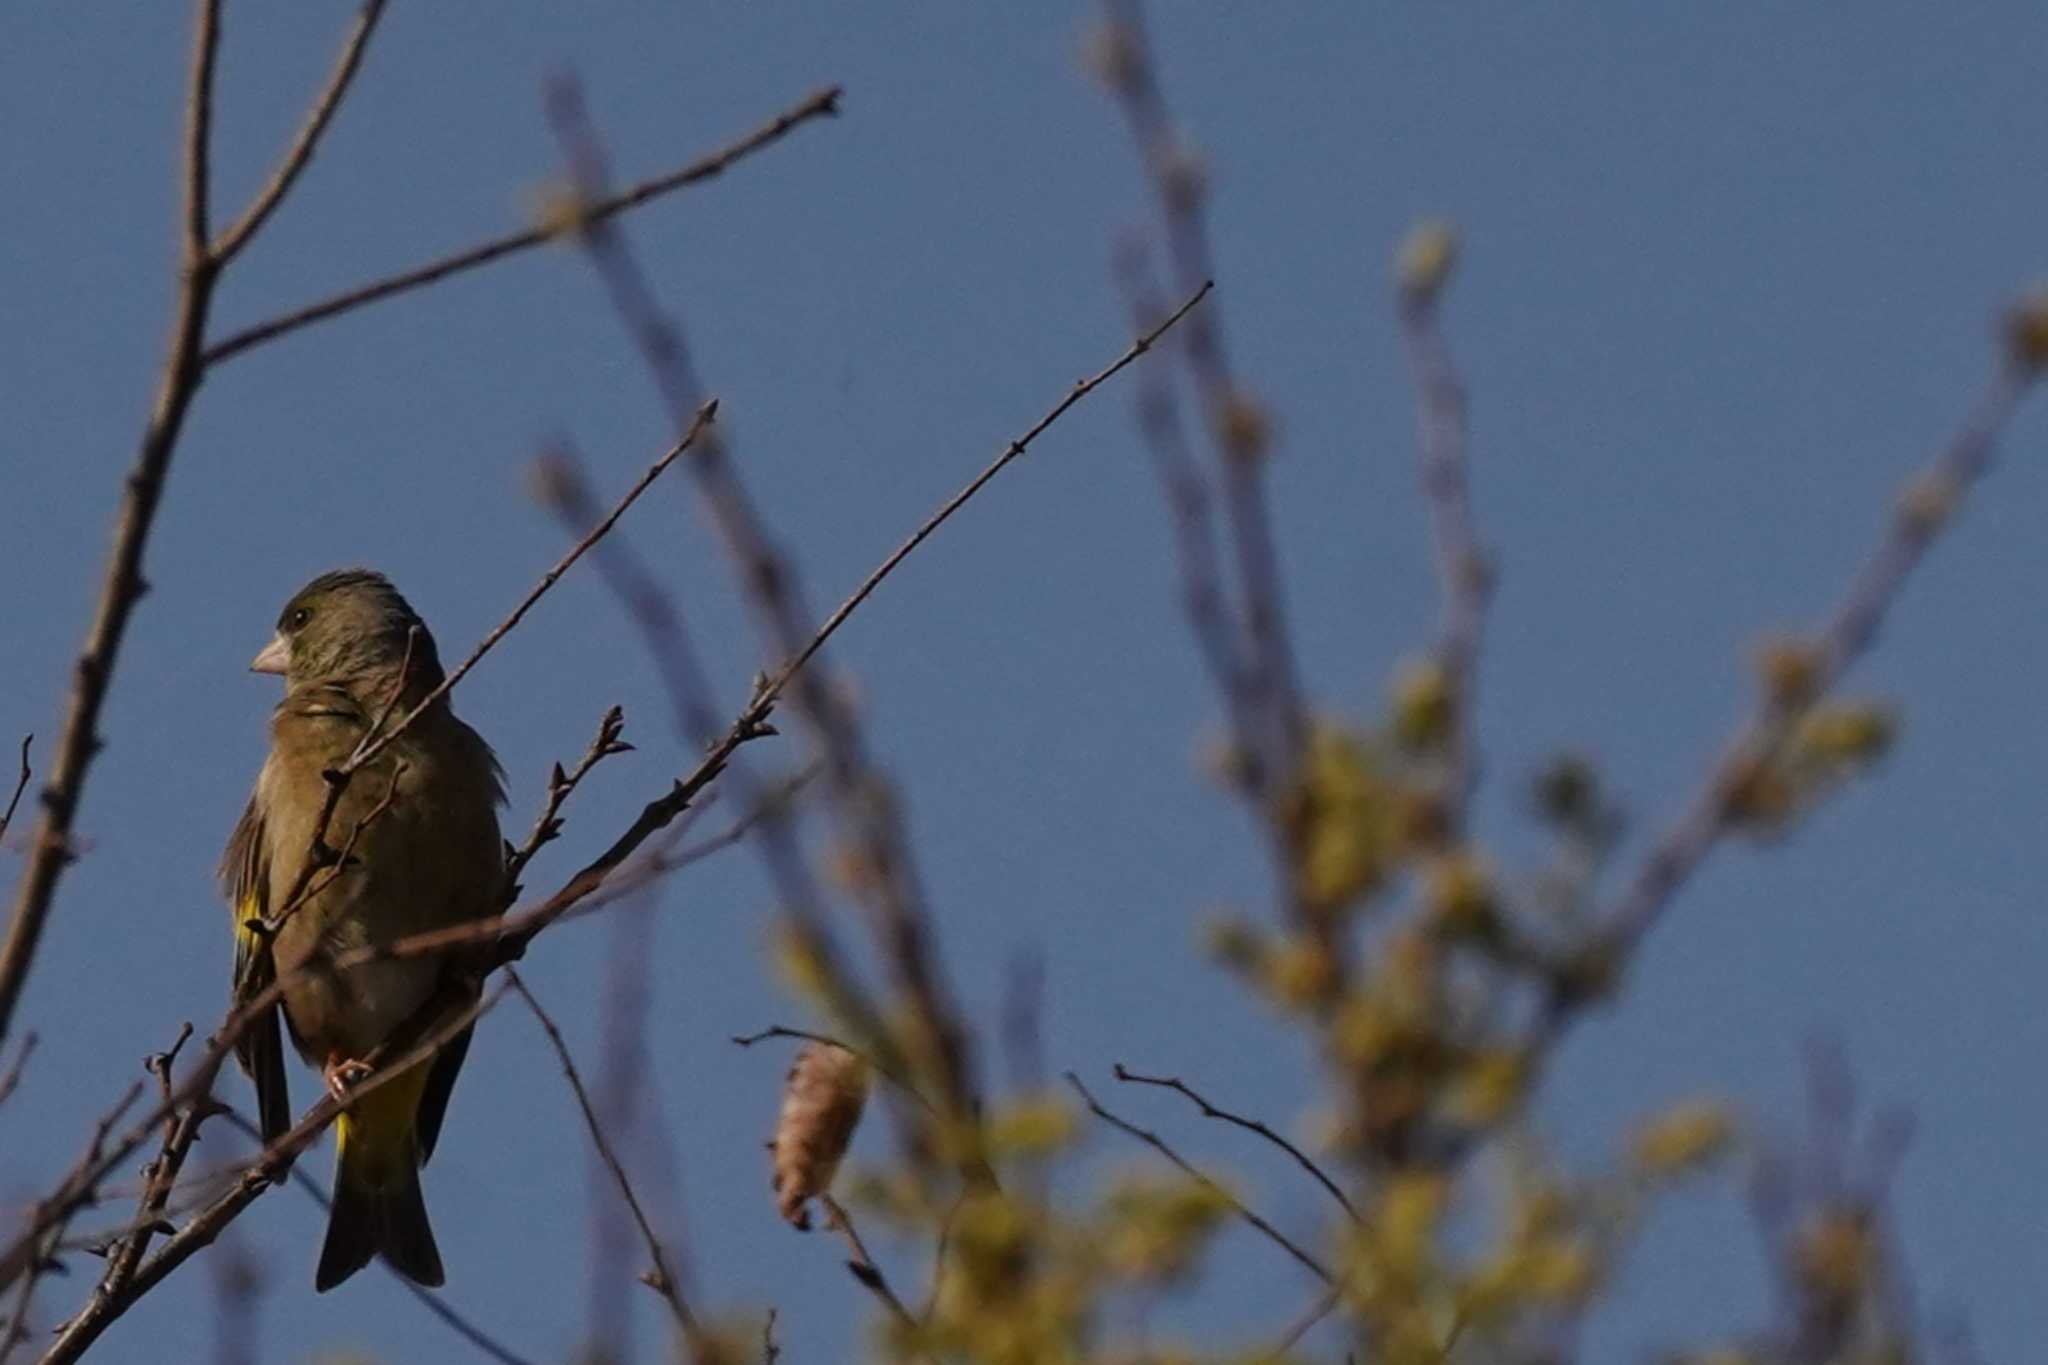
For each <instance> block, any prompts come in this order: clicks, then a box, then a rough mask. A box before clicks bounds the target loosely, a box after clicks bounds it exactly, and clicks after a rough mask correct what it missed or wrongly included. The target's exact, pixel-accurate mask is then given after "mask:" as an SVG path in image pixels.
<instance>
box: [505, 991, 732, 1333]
mask: <svg viewBox="0 0 2048 1365" xmlns="http://www.w3.org/2000/svg"><path fill="white" fill-rule="evenodd" d="M505 979H506V981H508V982H509V983H510V984H511V987H512V989H513V990H514V991H515V992H517V993H518V995H519V998H520V999H521V1000H523V1001H524V1002H525V1003H526V1007H527V1009H529V1010H531V1011H532V1012H533V1017H534V1018H535V1019H537V1020H539V1021H540V1026H541V1029H542V1031H544V1032H545V1033H546V1034H547V1036H548V1042H549V1044H550V1045H551V1046H553V1048H554V1050H555V1058H556V1060H557V1061H559V1062H560V1063H561V1064H562V1075H563V1077H564V1078H565V1079H567V1081H568V1082H569V1089H570V1090H572V1091H574V1092H575V1095H576V1105H577V1107H578V1108H579V1109H581V1110H582V1111H583V1122H584V1125H585V1126H586V1127H587V1128H588V1129H589V1130H590V1140H591V1142H592V1143H594V1144H595V1145H596V1147H597V1154H598V1156H600V1157H601V1158H603V1160H604V1164H605V1166H606V1167H607V1168H608V1169H609V1170H610V1171H611V1173H612V1179H613V1180H614V1181H616V1182H617V1184H618V1187H619V1195H620V1197H621V1198H623V1199H624V1200H625V1201H626V1207H627V1208H628V1209H630V1210H631V1211H632V1214H633V1222H634V1224H635V1225H636V1226H637V1227H638V1228H639V1229H640V1236H641V1239H642V1240H643V1241H645V1242H646V1244H647V1255H648V1257H649V1258H650V1259H651V1260H652V1262H653V1268H652V1269H651V1270H649V1271H647V1272H645V1273H644V1274H642V1275H641V1277H640V1278H641V1280H642V1281H643V1282H645V1283H646V1285H647V1286H648V1287H649V1288H650V1289H652V1290H654V1292H655V1293H657V1294H659V1295H661V1298H662V1301H663V1302H664V1303H666V1304H667V1305H668V1307H669V1312H670V1313H671V1314H673V1315H674V1317H675V1320H676V1331H677V1333H678V1334H679V1335H680V1336H681V1338H682V1340H683V1342H684V1344H685V1345H687V1346H688V1348H689V1351H690V1355H691V1357H692V1358H693V1359H696V1360H700V1361H709V1360H713V1359H715V1358H716V1352H715V1351H714V1349H713V1344H712V1342H711V1340H710V1338H709V1337H707V1336H706V1335H705V1333H704V1329H703V1327H702V1326H701V1325H700V1324H699V1323H698V1321H697V1315H696V1314H695V1313H693V1312H691V1311H690V1306H689V1304H688V1303H687V1302H685V1300H684V1299H683V1292H682V1286H681V1285H680V1284H679V1283H678V1282H677V1280H676V1275H675V1271H674V1270H673V1269H671V1267H670V1265H669V1259H668V1252H667V1251H666V1250H665V1249H664V1248H663V1246H662V1244H661V1238H660V1237H658V1236H656V1235H655V1232H654V1226H653V1224H651V1223H649V1222H648V1221H647V1211H646V1210H645V1209H644V1208H642V1207H641V1205H640V1197H639V1196H638V1195H636V1194H635V1193H634V1192H633V1182H632V1181H631V1180H630V1179H628V1178H627V1176H626V1168H625V1167H624V1166H623V1165H621V1164H620V1163H619V1157H618V1153H617V1152H616V1151H614V1150H613V1148H612V1143H611V1139H610V1138H609V1137H607V1136H606V1135H605V1131H604V1125H603V1124H602V1123H600V1122H599V1121H598V1117H597V1110H596V1109H595V1108H593V1107H592V1105H591V1103H590V1093H589V1092H588V1091H587V1090H585V1089H584V1088H583V1077H582V1075H581V1074H580V1073H579V1072H578V1071H577V1070H576V1062H575V1059H574V1058H572V1057H571V1056H570V1055H569V1045H568V1044H567V1043H565V1042H563V1041H562V1031H561V1030H560V1029H558V1028H556V1027H555V1021H554V1020H553V1019H551V1018H549V1017H548V1012H547V1011H546V1010H544V1009H542V1008H541V1004H540V1001H538V1000H536V999H535V998H534V995H533V992H532V991H530V990H528V989H527V988H526V983H525V982H524V981H522V980H521V979H520V977H519V973H518V972H517V971H516V970H515V969H513V968H511V967H507V968H506V969H505Z"/></svg>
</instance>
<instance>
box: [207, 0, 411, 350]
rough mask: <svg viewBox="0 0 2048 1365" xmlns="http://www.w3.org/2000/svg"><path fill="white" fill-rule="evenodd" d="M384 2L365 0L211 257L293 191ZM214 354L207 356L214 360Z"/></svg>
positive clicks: (226, 255)
mask: <svg viewBox="0 0 2048 1365" xmlns="http://www.w3.org/2000/svg"><path fill="white" fill-rule="evenodd" d="M384 4H385V0H364V3H363V7H362V9H361V10H360V11H359V12H358V13H357V15H356V26H355V28H353V29H352V30H350V31H349V35H348V38H347V40H346V41H344V42H343V44H342V47H341V55H340V56H339V57H338V58H336V59H335V63H334V70H333V72H332V73H331V74H330V75H329V76H328V77H327V84H326V85H324V86H323V87H321V90H320V93H319V94H318V95H317V96H316V97H315V98H314V100H313V107H312V109H311V110H310V111H309V112H308V113H307V115H306V117H305V120H304V121H303V122H301V123H300V125H299V131H298V133H297V134H296V135H295V136H294V137H293V138H292V145H291V150H289V151H287V152H286V153H285V156H284V160H283V161H281V162H279V163H278V166H277V169H276V170H275V171H272V172H271V174H270V179H269V180H267V181H266V182H264V185H263V188H262V189H260V190H258V191H257V192H256V197H255V198H254V199H252V200H251V201H250V203H249V207H248V208H246V209H244V210H243V211H242V216H241V217H240V218H237V219H236V220H235V222H234V224H233V225H232V226H231V227H229V228H228V229H227V231H225V232H223V233H221V235H220V237H219V239H218V240H217V241H215V242H214V244H213V255H214V258H215V259H216V260H218V261H219V262H220V263H221V264H222V265H226V264H227V263H228V262H229V261H231V260H233V259H234V257H235V255H236V253H237V252H239V251H241V249H242V248H243V247H245V246H247V245H248V244H249V239H250V238H252V237H254V236H255V235H256V234H257V232H258V231H259V230H261V229H262V227H263V224H264V222H265V220H267V219H268V218H269V217H270V215H271V214H273V213H275V212H276V211H277V206H278V205H279V204H282V203H283V202H284V197H285V196H286V195H287V194H289V193H291V188H292V185H293V184H294V183H295V182H296V181H297V180H298V178H299V172H301V171H303V170H305V169H306V163H307V162H309V161H311V160H312V159H313V152H314V150H315V149H316V148H317V147H319V145H320V138H321V135H322V134H324V133H325V132H326V131H327V125H328V123H329V122H330V121H332V120H333V118H334V111H335V110H337V109H339V108H341V101H342V99H343V98H344V97H345V96H346V95H347V94H348V87H349V83H350V82H351V81H353V80H354V79H355V77H356V71H357V70H358V69H359V68H360V67H361V66H362V62H363V51H364V49H365V48H367V47H368V46H369V45H370V35H371V34H372V33H373V32H375V31H376V28H377V21H378V20H379V19H381V18H382V17H383V16H384ZM212 359H213V358H212V357H211V356H210V355H209V356H207V357H206V358H205V360H206V363H208V364H211V363H212Z"/></svg>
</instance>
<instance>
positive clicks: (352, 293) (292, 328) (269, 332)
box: [204, 85, 840, 365]
mask: <svg viewBox="0 0 2048 1365" xmlns="http://www.w3.org/2000/svg"><path fill="white" fill-rule="evenodd" d="M839 96H840V88H839V87H838V86H836V85H835V86H828V87H826V88H825V89H823V90H818V91H815V92H813V93H812V94H810V95H809V96H807V97H806V98H805V99H803V100H802V101H800V102H799V103H797V104H795V105H793V106H792V107H790V108H789V109H788V110H786V111H785V112H783V113H781V114H778V115H776V117H775V118H774V119H772V120H771V121H770V122H768V123H766V124H764V125H763V126H761V127H759V128H756V129H755V130H754V131H753V132H751V133H748V134H747V135H746V136H745V137H743V138H740V139H739V140H738V141H737V142H734V143H731V144H729V145H728V146H725V147H721V148H720V149H719V150H717V151H715V152H713V153H711V154H710V155H709V156H705V157H700V158H699V159H697V160H695V161H692V162H691V163H689V164H688V165H686V166H683V167H680V168H679V169H677V170H673V171H670V172H668V173H667V174H666V175H658V176H655V177H654V178H652V179H650V180H643V181H641V182H640V183H639V184H637V185H634V186H632V187H630V188H628V189H625V190H621V191H620V192H619V193H617V194H614V195H611V196H609V197H607V198H605V199H604V200H602V201H600V202H598V203H595V204H590V205H587V206H585V208H584V209H583V214H584V216H585V217H586V218H592V217H594V218H610V217H612V216H613V215H615V214H620V213H624V212H625V211H626V210H628V209H633V208H638V207H639V206H640V205H642V204H645V203H647V202H648V201H649V200H652V199H658V198H660V197H661V196H662V195H665V194H668V193H671V192H672V191H675V190H679V189H682V188H683V187H685V186H687V185H694V184H697V183H699V182H700V181H704V180H709V179H711V178H712V177H713V176H716V175H718V174H719V173H720V172H722V171H724V170H725V169H726V168H727V167H728V166H731V165H732V164H733V163H735V162H737V161H739V160H741V159H742V158H743V157H746V156H748V155H749V154H751V153H753V152H757V151H759V150H761V149H762V148H763V147H767V146H769V145H770V144H772V143H775V142H779V141H781V140H782V138H783V137H784V136H785V135H786V134H788V133H790V132H791V131H793V130H794V129H796V128H798V127H799V126H801V125H803V124H805V123H808V122H810V121H811V120H812V119H816V118H824V117H829V116H831V115H835V114H837V113H838V112H839ZM558 231H559V227H558V226H557V225H556V224H552V223H550V224H546V225H543V226H537V227H531V228H527V229H525V230H524V231H521V232H515V233H512V234H510V235H509V236H505V237H498V238H494V239H492V240H491V241H488V242H484V243H481V244H480V245H477V246H473V247H470V248H468V249H467V250H464V251H458V252H455V253H454V254H453V255H449V256H443V257H440V258H439V259H437V260H432V261H429V262H427V263H426V264H425V265H422V266H416V267H414V268H413V269H411V270H407V271H403V272H401V273H399V274H396V275H389V276H386V277H385V278H383V279H380V280H373V281H372V282H370V283H369V284H365V285H359V286H357V287H356V288H354V289H349V290H345V291H343V292H342V293H339V294H335V295H332V296H330V297H328V298H324V299H321V300H319V301H318V302H316V303H309V304H307V305H306V306H305V307H303V308H298V309H294V310H293V311H291V312H289V313H285V314H282V315H280V316H278V317H274V318H271V319H270V320H268V321H266V322H259V323H256V324H255V325H253V326H250V327H244V328H243V329H242V330H240V331H238V332H234V333H231V334H230V335H228V336H226V337H223V338H221V339H220V340H219V341H216V342H214V343H212V344H211V345H209V346H208V347H207V348H206V351H205V354H204V359H205V362H206V363H207V364H209V365H214V364H218V363H220V362H221V361H223V360H226V359H228V358H229V357H231V356H236V355H240V354H241V353H242V352H243V351H246V350H248V349H249V348H250V347H251V346H256V345H260V344H261V343H263V342H266V341H271V340H273V339H275V338H277V337H280V336H283V335H284V334H285V333H287V332H296V331H298V330H299V329H300V328H301V327H309V326H311V325H312V324H314V323H316V322H324V321H325V320H326V319H328V318H331V317H337V316H339V315H341V314H343V313H348V312H353V311H354V310H355V309H357V308H361V307H363V306H365V305H366V304H371V303H376V302H377V301H379V300H380V299H388V298H390V297H392V296H393V295H396V294H404V293H408V292H410V291H412V290H414V289H419V288H422V287H423V286H426V285H430V284H433V283H434V282H436V281H437V280H443V279H446V278H448V277H449V276H451V275H459V274H461V273H462V272H464V271H467V270H474V269H475V268H477V267H478V266H481V265H488V264H490V263H491V262H492V261H498V260H503V259H504V258H505V257H507V256H511V255H515V254H517V253H518V252H521V251H527V250H530V249H531V248H533V247H537V246H540V245H542V244H543V243H545V242H548V241H550V240H552V239H553V238H554V237H555V235H556V233H557V232H558Z"/></svg>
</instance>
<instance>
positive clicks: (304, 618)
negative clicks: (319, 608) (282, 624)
mask: <svg viewBox="0 0 2048 1365" xmlns="http://www.w3.org/2000/svg"><path fill="white" fill-rule="evenodd" d="M312 619H313V609H312V608H311V607H300V608H299V609H298V610H297V611H295V612H293V613H292V614H291V623H290V624H291V629H293V630H297V629H299V628H300V627H301V626H303V625H305V624H306V622H308V621H310V620H312Z"/></svg>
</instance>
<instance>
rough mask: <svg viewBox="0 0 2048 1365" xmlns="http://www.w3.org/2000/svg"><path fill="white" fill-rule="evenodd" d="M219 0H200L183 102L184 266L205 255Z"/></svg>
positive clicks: (218, 46) (217, 54)
mask: <svg viewBox="0 0 2048 1365" xmlns="http://www.w3.org/2000/svg"><path fill="white" fill-rule="evenodd" d="M220 7H221V0H199V17H198V21H197V23H196V25H195V27H194V31H193V37H192V76H191V83H190V91H189V93H188V95H187V97H186V102H185V265H186V268H187V269H190V268H191V267H192V266H195V265H197V264H199V263H200V262H201V261H204V260H205V259H206V257H207V250H206V239H207V226H206V220H207V213H208V209H207V199H208V197H209V192H210V189H211V186H210V185H209V183H208V182H209V179H210V176H209V172H208V166H209V162H210V160H211V158H212V145H213V72H214V67H215V66H216V64H217V60H218V58H219V56H220Z"/></svg>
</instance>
